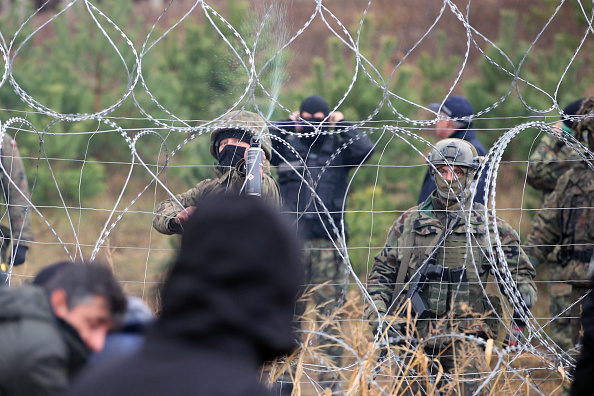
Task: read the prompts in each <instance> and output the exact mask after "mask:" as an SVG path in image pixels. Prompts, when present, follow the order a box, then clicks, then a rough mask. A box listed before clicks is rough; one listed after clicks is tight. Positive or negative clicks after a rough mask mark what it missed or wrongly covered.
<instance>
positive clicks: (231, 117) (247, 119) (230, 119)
mask: <svg viewBox="0 0 594 396" xmlns="http://www.w3.org/2000/svg"><path fill="white" fill-rule="evenodd" d="M230 130H231V131H233V130H235V131H244V132H247V133H249V134H250V135H252V136H254V135H266V136H263V138H262V150H264V153H265V154H266V157H267V158H268V159H270V157H271V155H272V150H271V142H270V137H269V136H267V135H268V126H267V125H266V121H265V120H264V119H263V118H262V117H260V116H259V115H258V114H256V113H252V112H250V111H245V110H236V111H232V112H230V113H229V114H227V115H225V116H224V117H223V118H221V119H220V120H219V121H218V125H217V127H216V128H215V130H213V131H212V133H211V135H210V153H211V154H212V156H213V157H214V158H215V159H216V160H218V155H217V154H218V153H217V150H216V146H218V141H219V140H220V138H221V133H222V132H226V131H230Z"/></svg>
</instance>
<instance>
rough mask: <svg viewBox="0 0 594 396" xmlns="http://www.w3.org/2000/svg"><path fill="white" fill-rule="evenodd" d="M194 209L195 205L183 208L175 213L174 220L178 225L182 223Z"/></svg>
mask: <svg viewBox="0 0 594 396" xmlns="http://www.w3.org/2000/svg"><path fill="white" fill-rule="evenodd" d="M195 210H196V207H195V206H188V207H187V208H185V209H184V210H182V211H181V212H179V213H178V214H177V217H176V218H175V221H176V222H177V224H179V225H184V224H185V223H186V222H187V221H188V220H189V219H190V216H191V215H192V213H193V212H194V211H195Z"/></svg>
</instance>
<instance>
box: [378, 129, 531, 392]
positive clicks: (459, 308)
mask: <svg viewBox="0 0 594 396" xmlns="http://www.w3.org/2000/svg"><path fill="white" fill-rule="evenodd" d="M452 141H453V142H455V143H454V144H456V145H458V146H457V147H460V146H459V144H460V142H461V140H459V139H445V140H442V141H440V142H439V143H438V144H437V145H436V148H437V149H436V150H441V149H440V147H446V148H448V147H449V146H450V145H452V143H450V142H452ZM464 144H468V145H469V143H464ZM434 152H435V150H434ZM432 154H433V153H432ZM474 156H476V151H474ZM446 158H447V157H446ZM477 158H478V157H477ZM436 162H438V161H436ZM436 162H433V161H432V163H434V164H435V165H436V167H439V166H441V164H439V163H437V164H436ZM447 163H450V164H451V165H452V166H454V165H459V166H460V167H462V163H460V162H458V163H455V162H449V159H448V162H447ZM476 168H478V166H476V167H475V169H476ZM466 169H467V170H466V171H467V172H472V170H470V168H469V167H466ZM436 177H440V176H436ZM454 183H456V182H454ZM465 183H466V186H465V187H464V188H463V190H462V193H461V195H462V194H465V198H464V199H465V200H468V199H469V190H468V186H469V185H470V183H471V181H469V180H468V179H467V180H466V182H465ZM438 189H439V185H438ZM440 193H441V192H440V191H439V190H435V191H433V193H432V194H431V195H430V196H429V197H428V198H427V199H426V200H425V202H424V203H423V204H422V205H420V206H415V207H413V208H411V209H409V210H408V211H406V212H405V213H404V214H403V215H401V216H400V217H399V218H398V219H396V221H395V222H394V224H393V225H392V227H391V228H390V230H389V232H388V237H387V239H386V244H385V247H384V248H383V250H382V251H381V252H380V253H379V254H378V255H377V256H375V263H374V265H373V267H372V270H371V273H370V275H369V279H368V286H367V290H368V292H369V295H370V297H371V299H372V301H373V303H374V304H375V307H377V309H378V311H379V314H380V317H382V316H385V315H386V314H387V313H394V312H397V311H398V310H399V309H400V307H401V306H402V304H403V303H404V302H405V299H406V298H405V297H406V292H404V293H400V297H399V299H398V300H396V301H394V298H395V297H396V295H395V294H397V293H395V288H396V282H397V278H398V275H399V271H400V269H401V267H402V266H405V267H402V268H403V270H404V268H406V272H403V273H402V274H403V275H405V276H404V277H402V279H403V281H404V282H405V283H406V282H408V281H409V280H411V279H413V277H414V275H415V273H416V272H417V270H419V268H420V267H421V265H423V263H424V262H425V260H426V258H427V257H434V258H435V264H434V265H439V266H441V267H442V269H441V270H440V271H439V274H438V275H437V276H433V277H431V278H430V279H428V280H427V282H426V283H425V284H424V288H423V291H422V293H421V297H422V298H423V300H424V301H425V302H426V304H427V306H428V309H429V315H428V318H427V319H419V320H418V321H417V322H416V332H417V334H416V335H417V336H418V337H419V338H427V337H431V336H434V335H440V334H452V333H465V334H472V335H478V336H481V337H484V338H497V336H498V330H499V328H498V325H499V322H498V319H497V318H496V315H495V312H497V314H498V315H499V316H500V315H501V301H500V299H499V297H498V296H496V295H485V293H484V291H483V290H484V289H483V287H484V286H486V285H487V282H488V281H489V278H491V279H493V277H492V276H491V277H490V276H489V275H490V274H491V273H492V271H493V269H492V267H493V266H494V265H497V266H498V267H501V263H500V260H496V262H495V263H493V262H492V261H490V260H489V251H488V249H489V240H488V239H487V238H490V244H491V245H490V246H493V247H494V246H496V240H495V234H494V232H493V231H491V232H490V233H489V235H488V236H487V229H486V228H487V227H488V226H491V227H492V224H493V223H494V222H495V221H496V222H497V229H498V232H499V240H500V242H501V245H502V249H503V253H504V257H501V259H502V260H504V261H505V262H507V265H508V268H509V270H510V272H511V275H512V278H513V280H514V281H515V282H516V284H517V285H518V290H519V292H520V293H521V294H524V293H528V294H530V295H531V296H533V297H534V296H536V286H535V285H534V282H533V278H534V276H535V270H534V268H533V267H532V265H531V264H530V261H529V260H528V257H527V256H526V254H525V253H524V252H523V250H522V248H521V247H520V239H519V237H518V235H517V234H516V232H515V231H514V230H513V229H512V228H511V227H510V226H509V224H507V223H506V222H505V221H503V220H502V219H500V218H496V219H495V218H494V217H489V219H488V220H485V218H484V206H483V205H482V204H480V203H474V204H471V203H470V202H467V203H466V204H465V206H466V209H464V214H462V213H461V211H459V204H457V205H453V206H450V207H449V209H447V210H446V206H445V205H444V203H443V201H442V200H441V198H440V197H439V194H440ZM469 205H473V206H472V211H471V212H470V213H471V214H470V216H469V217H468V218H467V219H465V217H464V216H465V215H468V209H469ZM444 232H448V233H447V234H445V235H446V237H445V239H442V236H443V235H444ZM440 241H441V243H440ZM436 246H439V247H438V248H437V250H435V248H436ZM434 252H435V253H434ZM432 254H434V255H433V256H432ZM492 254H493V255H494V257H495V258H499V257H498V256H499V255H498V253H497V251H496V250H495V249H493V252H492ZM398 289H399V290H402V284H401V285H399V286H398ZM501 290H502V291H503V289H501ZM366 313H367V317H368V318H369V319H370V320H372V321H375V320H377V315H376V311H375V308H374V306H373V305H370V306H369V307H368V308H367V310H366ZM477 315H480V316H481V317H484V319H481V320H480V321H479V320H478V319H476V316H477ZM441 319H443V320H441ZM470 347H472V345H470V344H469V343H465V342H461V341H459V340H457V339H455V340H451V339H448V338H446V337H442V338H437V339H436V341H435V342H431V343H428V344H426V345H425V350H426V352H427V353H429V354H430V355H432V356H433V357H435V358H437V359H439V362H440V364H441V365H442V366H443V368H444V370H445V371H446V372H448V373H453V372H454V371H456V372H458V373H459V372H461V373H464V374H466V375H467V377H466V378H470V379H475V380H479V379H480V374H479V373H480V372H481V371H485V369H486V367H485V363H484V361H482V360H480V359H478V358H477V359H474V358H473V359H468V360H465V361H464V362H462V361H456V356H460V357H468V356H469V354H468V353H467V351H466V350H467V349H468V348H470ZM471 355H472V354H471ZM456 366H457V370H455V368H456ZM479 384H480V381H464V391H465V394H470V392H472V391H475V390H476V389H477V388H478V386H479ZM483 391H485V389H483Z"/></svg>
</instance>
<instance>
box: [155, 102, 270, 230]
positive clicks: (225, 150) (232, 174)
mask: <svg viewBox="0 0 594 396" xmlns="http://www.w3.org/2000/svg"><path fill="white" fill-rule="evenodd" d="M253 137H258V138H260V140H261V148H262V151H263V153H264V156H263V167H262V173H261V176H262V187H261V196H262V198H264V200H266V201H268V202H269V203H270V204H272V205H273V206H276V207H280V193H279V189H278V185H277V184H276V181H275V180H274V179H273V178H272V175H271V173H270V165H269V160H270V158H271V156H272V150H271V143H270V137H269V136H268V127H267V124H266V121H264V119H263V118H262V117H260V116H259V115H257V114H255V113H252V112H249V111H245V110H238V111H232V112H230V113H228V114H227V115H225V116H224V117H222V118H221V119H220V120H219V122H218V126H217V127H216V128H215V129H214V130H213V131H212V133H211V135H210V153H211V155H212V156H213V157H214V158H215V160H217V163H216V164H215V173H216V175H217V177H216V178H215V179H205V180H202V181H201V182H199V183H198V184H196V186H195V187H193V188H191V189H190V190H188V191H186V192H185V193H182V194H178V195H176V196H175V199H172V198H167V199H165V200H163V201H161V202H160V203H159V204H158V205H157V207H156V208H155V211H154V217H153V227H154V228H155V229H156V230H157V231H159V232H160V233H162V234H167V235H171V234H181V233H182V232H183V229H184V224H185V223H186V222H187V221H188V219H189V216H190V214H191V213H192V211H193V210H194V208H195V206H196V205H197V204H198V202H200V201H201V200H202V199H204V197H206V196H208V195H216V194H223V193H225V194H227V193H228V194H234V195H238V194H245V193H246V158H247V149H248V148H249V147H250V142H251V140H252V138H253ZM180 204H181V205H182V206H180Z"/></svg>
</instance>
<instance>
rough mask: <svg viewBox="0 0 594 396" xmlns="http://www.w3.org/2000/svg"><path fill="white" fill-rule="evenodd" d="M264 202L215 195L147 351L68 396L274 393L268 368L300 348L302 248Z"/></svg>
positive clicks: (184, 254)
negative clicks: (267, 381)
mask: <svg viewBox="0 0 594 396" xmlns="http://www.w3.org/2000/svg"><path fill="white" fill-rule="evenodd" d="M270 213H272V209H271V208H269V205H268V204H267V203H266V201H264V200H262V199H261V198H259V197H245V196H244V197H236V196H229V195H226V196H220V197H208V198H205V199H204V200H203V201H201V202H200V204H199V205H197V207H196V211H195V212H194V213H193V216H192V218H191V219H190V221H189V223H188V225H187V226H186V231H185V232H184V234H183V235H182V246H181V253H180V256H179V257H178V259H177V261H176V263H175V264H174V265H173V267H172V269H171V272H170V273H169V276H168V278H167V280H166V281H165V284H164V286H163V291H162V313H161V316H160V317H159V318H158V319H157V321H156V322H155V324H154V327H153V328H152V329H151V331H150V332H149V334H148V336H147V339H146V342H145V344H144V346H143V347H141V349H140V350H139V352H137V353H135V354H133V355H131V356H129V357H126V358H123V359H122V360H119V361H116V362H113V361H111V362H110V363H109V364H108V365H98V367H96V368H93V370H91V369H89V371H88V372H87V373H86V374H85V375H84V376H83V378H81V380H80V381H79V382H77V383H76V384H75V386H74V387H73V388H72V390H71V392H70V393H68V395H80V396H83V395H84V396H105V395H110V396H118V395H121V396H124V395H125V396H128V395H143V396H164V395H168V396H182V395H183V396H186V395H208V396H215V395H238V396H239V395H245V396H252V395H256V396H257V395H270V394H271V393H270V392H269V391H268V390H266V389H265V388H264V386H263V385H262V384H260V382H259V378H260V373H259V370H260V367H261V365H262V364H263V363H264V362H266V361H268V360H271V359H273V358H275V357H278V356H280V355H282V354H284V353H289V352H291V350H292V349H294V348H295V347H296V343H295V341H294V340H295V338H294V334H293V332H292V326H293V324H292V317H293V311H294V306H295V298H296V296H297V292H298V284H299V282H300V280H301V278H302V276H301V272H302V269H301V265H300V260H301V257H300V248H299V247H298V245H297V244H296V243H295V241H294V238H293V233H292V232H290V231H289V230H288V226H287V225H286V224H285V223H284V222H283V223H282V224H281V222H279V218H278V216H280V214H278V213H277V214H276V216H272V215H271V214H270Z"/></svg>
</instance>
